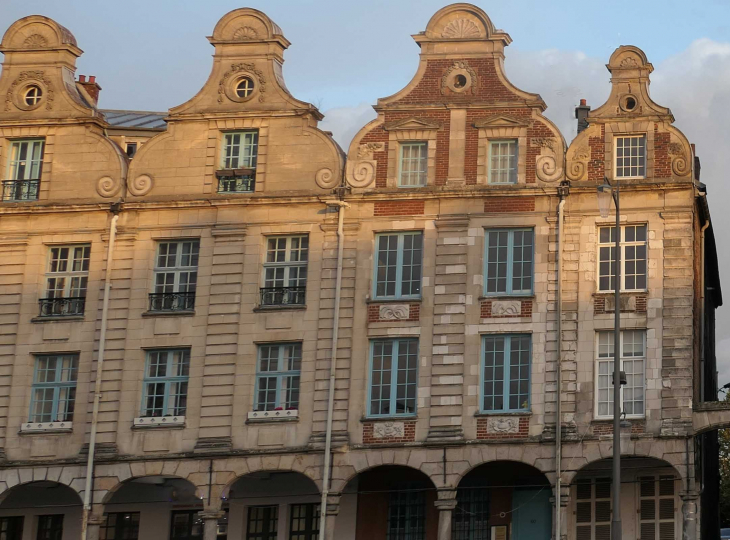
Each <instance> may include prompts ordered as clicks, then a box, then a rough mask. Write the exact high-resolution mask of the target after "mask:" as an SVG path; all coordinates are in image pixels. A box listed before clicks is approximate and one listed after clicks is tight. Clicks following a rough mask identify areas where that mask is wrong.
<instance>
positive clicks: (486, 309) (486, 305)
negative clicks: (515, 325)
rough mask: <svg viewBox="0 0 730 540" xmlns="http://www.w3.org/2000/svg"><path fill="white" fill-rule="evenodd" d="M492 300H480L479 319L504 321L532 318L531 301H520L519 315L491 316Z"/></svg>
mask: <svg viewBox="0 0 730 540" xmlns="http://www.w3.org/2000/svg"><path fill="white" fill-rule="evenodd" d="M492 302H493V300H482V305H481V317H482V319H506V318H509V317H532V300H522V301H521V306H520V314H519V315H493V314H492Z"/></svg>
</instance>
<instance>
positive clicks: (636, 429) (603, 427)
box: [593, 420, 646, 435]
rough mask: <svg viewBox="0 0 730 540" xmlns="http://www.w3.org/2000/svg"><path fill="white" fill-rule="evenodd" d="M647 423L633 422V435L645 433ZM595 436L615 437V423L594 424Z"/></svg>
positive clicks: (641, 421)
mask: <svg viewBox="0 0 730 540" xmlns="http://www.w3.org/2000/svg"><path fill="white" fill-rule="evenodd" d="M645 431H646V423H645V422H644V421H643V420H634V421H631V433H644V432H645ZM593 434H594V435H613V422H612V421H609V422H600V423H595V424H593Z"/></svg>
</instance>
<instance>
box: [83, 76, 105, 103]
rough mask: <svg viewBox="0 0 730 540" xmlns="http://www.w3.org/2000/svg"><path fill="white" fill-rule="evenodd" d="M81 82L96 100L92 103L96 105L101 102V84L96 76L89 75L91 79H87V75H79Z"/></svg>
mask: <svg viewBox="0 0 730 540" xmlns="http://www.w3.org/2000/svg"><path fill="white" fill-rule="evenodd" d="M79 84H80V85H81V86H83V87H84V90H86V93H87V94H89V96H90V97H91V99H93V100H94V103H92V105H94V107H96V105H97V104H98V103H99V92H100V91H101V86H99V83H97V82H96V77H95V76H94V75H89V80H88V81H87V80H86V75H79Z"/></svg>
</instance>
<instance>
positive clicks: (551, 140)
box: [530, 137, 555, 150]
mask: <svg viewBox="0 0 730 540" xmlns="http://www.w3.org/2000/svg"><path fill="white" fill-rule="evenodd" d="M530 145H531V146H533V147H535V148H549V149H550V150H555V137H533V138H531V139H530Z"/></svg>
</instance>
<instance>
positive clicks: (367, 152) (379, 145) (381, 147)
mask: <svg viewBox="0 0 730 540" xmlns="http://www.w3.org/2000/svg"><path fill="white" fill-rule="evenodd" d="M384 151H385V143H384V142H369V143H365V144H361V145H360V147H359V148H358V149H357V158H358V159H368V158H372V157H373V153H375V152H384Z"/></svg>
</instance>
